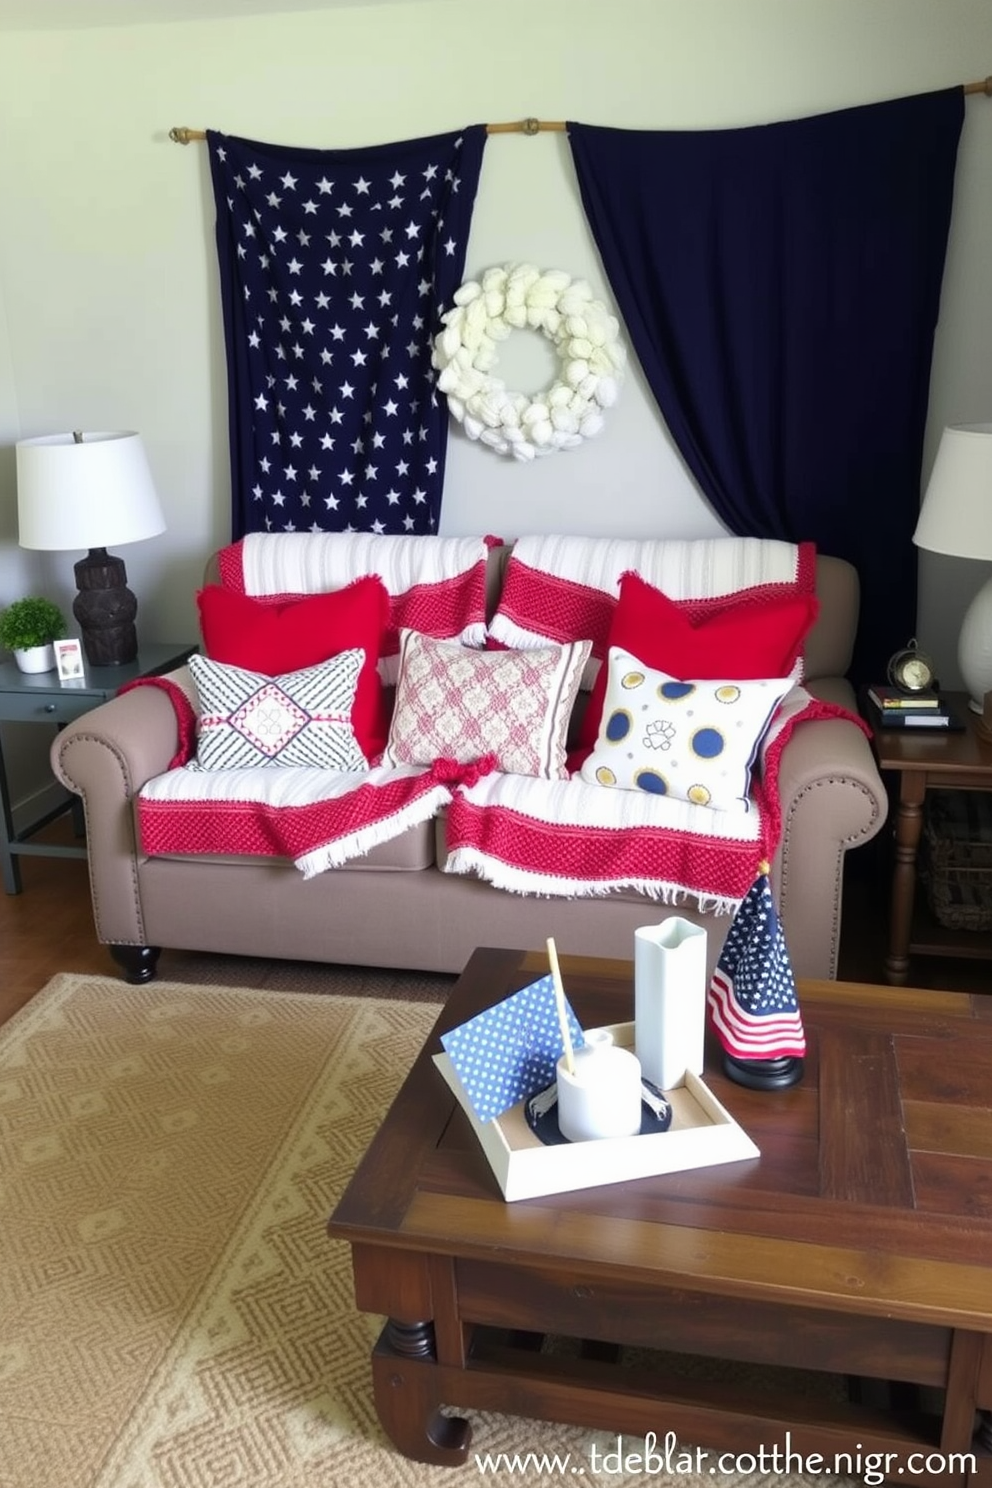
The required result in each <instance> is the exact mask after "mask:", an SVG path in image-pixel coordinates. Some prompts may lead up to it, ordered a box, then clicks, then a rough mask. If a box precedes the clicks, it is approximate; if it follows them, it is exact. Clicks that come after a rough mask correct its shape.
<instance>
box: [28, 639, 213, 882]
mask: <svg viewBox="0 0 992 1488" xmlns="http://www.w3.org/2000/svg"><path fill="white" fill-rule="evenodd" d="M195 650H196V646H195V645H193V646H177V645H169V644H165V643H162V644H158V645H147V646H142V647H141V649H140V650H139V652H138V655H137V658H136V660H134V661H132V662H127V663H126V664H125V665H124V666H107V667H91V666H87V667H86V673H85V676H84V677H81V678H80V679H79V680H78V681H73V682H60V681H59V676H58V672H56V671H51V672H22V671H20V670H19V668H18V667H17V666H16V664H15V663H14V662H12V661H10V662H6V663H5V664H4V665H2V666H0V721H3V722H5V723H48V724H52V723H54V724H56V725H57V726H58V727H60V728H61V727H64V725H65V724H67V723H71V722H72V720H73V719H74V718H79V717H81V716H82V714H84V713H88V712H89V711H90V709H91V708H96V707H98V706H99V704H100V703H105V702H107V700H108V699H109V698H112V697H113V696H114V694H115V693H116V692H117V691H118V689H119V688H120V687H122V686H123V685H124V683H125V682H132V681H134V680H135V678H137V677H157V676H161V674H162V673H163V672H171V671H173V670H174V669H175V668H176V667H180V666H182V664H183V662H184V661H185V660H186V658H187V657H188V656H190V655H191V654H192V653H193V652H194V651H195ZM75 804H76V801H75V798H74V797H73V798H71V799H67V800H66V801H64V802H63V803H62V804H61V805H59V806H56V807H54V808H53V809H52V810H51V811H48V812H46V813H45V815H44V816H41V817H39V818H38V819H37V820H36V821H33V822H32V823H31V824H30V825H29V826H27V827H25V828H24V829H23V830H22V831H20V832H15V831H14V820H13V815H12V812H11V804H10V788H9V785H8V782H7V769H6V765H5V763H4V758H3V737H2V734H0V808H2V811H0V868H2V872H3V887H4V891H5V892H6V893H8V894H19V893H20V892H21V867H20V863H19V862H18V861H17V860H18V857H19V856H21V855H23V854H27V853H31V854H34V855H36V856H39V857H52V858H85V856H86V848H85V847H81V846H80V847H62V846H58V845H55V844H49V843H39V842H32V841H30V840H29V839H30V838H32V837H33V836H34V835H35V833H36V832H38V831H40V830H41V828H42V827H44V826H47V825H48V823H49V822H50V821H54V820H55V818H56V817H58V816H61V815H62V814H63V813H64V812H66V811H69V810H71V809H72V807H73V806H74V805H75Z"/></svg>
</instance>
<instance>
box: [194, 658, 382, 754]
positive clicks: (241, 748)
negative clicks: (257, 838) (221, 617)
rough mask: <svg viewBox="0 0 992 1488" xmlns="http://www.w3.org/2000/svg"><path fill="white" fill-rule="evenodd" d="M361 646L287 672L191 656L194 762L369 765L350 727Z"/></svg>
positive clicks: (360, 660) (360, 664) (361, 659)
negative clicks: (275, 673) (194, 702)
mask: <svg viewBox="0 0 992 1488" xmlns="http://www.w3.org/2000/svg"><path fill="white" fill-rule="evenodd" d="M363 659H364V655H363V652H361V651H359V650H357V649H352V650H350V651H342V652H341V654H340V656H334V657H332V658H331V659H330V660H329V661H325V662H321V664H320V665H319V666H313V667H304V668H303V669H302V670H300V671H295V672H288V673H286V674H285V675H283V676H275V677H273V676H268V675H266V674H265V673H264V672H249V671H247V670H245V669H244V668H243V667H234V666H225V665H224V664H223V663H222V662H219V661H212V660H211V659H210V658H209V657H206V656H191V657H190V658H189V670H190V675H191V676H192V678H193V682H194V685H195V687H196V691H197V698H198V703H199V714H200V720H199V729H198V735H197V747H196V764H197V766H198V767H199V768H200V769H202V770H246V769H252V768H257V767H258V766H279V767H289V766H296V765H302V766H311V767H315V768H317V769H322V770H336V771H346V772H352V771H358V770H365V769H366V768H367V761H366V759H365V756H364V754H363V753H362V751H361V749H360V748H359V745H358V741H357V739H356V738H355V734H354V730H353V729H352V727H351V709H352V705H353V703H354V700H355V689H356V686H357V684H358V674H359V671H360V669H361V666H362V662H363Z"/></svg>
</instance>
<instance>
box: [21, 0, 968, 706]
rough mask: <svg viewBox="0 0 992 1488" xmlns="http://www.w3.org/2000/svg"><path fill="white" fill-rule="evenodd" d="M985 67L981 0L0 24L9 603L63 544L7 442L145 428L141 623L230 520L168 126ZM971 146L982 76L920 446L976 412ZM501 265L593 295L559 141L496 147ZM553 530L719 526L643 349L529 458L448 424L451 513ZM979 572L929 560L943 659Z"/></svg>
mask: <svg viewBox="0 0 992 1488" xmlns="http://www.w3.org/2000/svg"><path fill="white" fill-rule="evenodd" d="M986 72H992V6H990V5H989V4H988V0H939V3H937V0H871V3H870V4H866V3H865V0H747V3H746V4H745V3H742V0H694V3H688V0H611V3H610V4H608V5H604V4H602V3H600V0H542V3H541V4H540V5H535V4H533V0H502V3H501V4H500V5H499V6H498V7H496V8H494V7H491V6H486V7H483V6H482V5H480V4H478V3H469V0H462V3H460V4H459V3H455V0H422V3H420V4H412V5H411V4H406V5H402V6H400V5H388V4H387V5H381V6H372V7H369V8H354V9H353V8H347V7H345V8H341V7H335V8H333V9H330V10H327V11H318V12H315V11H307V12H297V13H294V14H291V15H288V16H287V15H282V16H255V17H248V18H242V19H239V20H236V21H235V20H225V21H195V22H187V23H182V24H175V25H136V26H130V27H120V28H103V29H96V30H90V31H84V30H78V31H62V32H51V31H45V32H41V31H39V32H21V33H8V34H6V35H2V36H0V216H2V222H3V227H2V230H0V338H3V339H0V604H2V603H6V602H8V601H9V600H10V599H11V598H14V597H15V596H16V595H17V594H18V593H20V592H22V591H23V588H24V586H25V584H26V583H29V582H30V583H31V584H33V585H40V586H42V587H43V588H44V589H45V591H46V592H49V593H51V594H52V595H53V597H56V598H59V599H62V600H65V601H66V602H68V601H69V600H71V594H72V587H73V586H72V562H73V561H74V558H75V556H78V555H75V554H71V555H70V554H58V555H36V554H25V553H22V552H21V551H20V550H18V548H17V547H16V516H15V510H16V508H15V492H14V482H13V456H12V451H11V448H10V446H11V445H12V444H13V442H14V441H15V440H16V439H18V438H21V437H29V436H31V435H35V434H42V433H48V432H52V431H54V430H64V429H69V428H72V427H83V428H135V429H139V430H141V432H142V433H143V435H144V437H145V440H146V443H147V447H148V451H149V457H150V460H151V463H152V467H153V470H154V472H155V475H156V478H157V481H158V484H159V488H160V492H161V496H162V499H163V504H164V506H165V509H166V513H167V520H168V523H169V528H168V532H167V533H166V534H165V536H163V537H161V538H156V539H154V540H152V541H150V542H147V543H142V544H135V545H133V546H131V547H129V548H126V549H124V550H123V554H122V556H124V558H125V560H126V562H127V566H128V575H129V582H130V583H131V585H132V587H133V588H134V589H135V591H136V592H137V594H138V596H139V600H140V603H141V609H140V613H139V629H140V630H141V633H142V635H144V636H145V638H146V639H181V638H184V637H188V636H192V635H194V634H195V608H194V603H193V591H194V589H195V587H196V585H197V583H198V581H199V577H200V574H201V571H202V565H203V562H204V559H205V557H206V555H207V554H208V552H209V551H210V550H211V549H212V548H213V547H215V546H217V545H218V544H220V543H221V542H223V541H226V540H227V538H228V536H229V525H228V521H229V518H228V512H229V492H228V477H227V448H226V443H227V434H226V392H225V373H224V367H223V350H222V341H221V329H220V311H219V300H218V293H217V278H216V268H215V257H214V244H213V205H212V201H211V196H210V186H209V171H208V163H207V155H206V150H205V147H204V146H203V145H190V146H188V147H181V146H178V145H175V144H173V143H171V142H170V141H169V140H168V138H167V132H168V129H169V127H170V126H171V125H174V124H185V125H191V126H194V127H203V126H210V127H214V128H217V129H220V130H222V131H224V132H227V133H232V134H243V135H248V136H251V137H254V138H256V139H262V140H267V141H271V142H274V143H285V144H294V145H310V146H318V147H327V148H331V147H347V146H355V145H362V144H373V143H379V142H383V141H389V140H399V139H404V138H412V137H414V136H418V135H422V134H431V133H435V132H439V131H442V130H448V129H451V128H456V127H458V126H459V125H462V124H467V123H474V122H480V121H498V120H505V119H518V118H522V117H524V116H527V115H531V114H537V115H540V116H541V117H542V118H546V119H567V118H577V119H581V120H582V121H584V122H587V123H598V124H610V125H618V126H624V127H631V128H686V129H691V128H700V127H710V126H717V127H719V126H733V125H739V124H750V123H755V122H761V121H765V120H772V119H780V118H789V117H795V116H797V115H801V114H808V113H816V112H822V111H826V110H830V109H834V108H838V107H845V106H849V105H853V104H859V103H866V102H871V101H875V100H880V99H884V98H890V97H898V96H903V95H906V94H909V93H914V92H921V91H926V90H929V89H932V88H939V87H945V86H948V85H952V84H955V83H960V82H965V81H970V80H972V79H973V78H976V77H980V76H982V75H983V74H984V73H986ZM990 160H992V101H987V100H985V99H984V98H981V97H978V98H974V99H971V100H970V101H969V103H968V105H967V112H966V123H965V128H964V134H963V139H962V146H961V153H960V163H959V173H958V180H957V196H956V207H955V217H954V226H953V230H952V241H951V247H950V255H949V261H948V267H947V276H946V281H945V293H944V302H943V310H942V316H941V323H940V327H939V332H938V344H937V354H936V362H935V369H934V381H933V396H932V410H931V428H930V431H929V435H928V441H927V459H926V464H927V468H929V463H930V461H931V460H932V458H933V454H934V452H935V449H936V442H937V437H938V435H939V432H940V428H941V427H942V425H943V424H944V423H945V422H957V421H971V420H978V419H989V418H992V294H990V292H989V278H990V267H989V266H990V265H992V193H990V192H989V189H988V182H989V163H990ZM510 259H532V260H533V261H535V262H537V263H538V264H540V265H541V266H544V267H549V266H551V267H556V268H563V269H565V270H566V271H568V272H570V273H573V274H575V275H583V276H585V277H587V278H589V279H590V281H591V282H592V283H593V285H594V288H595V289H596V292H597V293H598V294H599V295H601V296H602V297H603V298H605V299H607V300H608V299H609V298H610V296H609V291H608V287H607V285H606V283H605V280H604V278H603V275H602V273H601V270H600V268H599V264H598V260H597V257H596V253H595V249H594V247H593V244H592V241H591V237H590V234H589V231H588V229H587V227H586V224H585V221H584V218H583V216H582V212H581V209H580V206H579V202H578V197H577V191H576V188H575V184H574V179H573V174H572V169H571V162H570V158H569V152H568V146H567V141H566V138H565V137H564V136H563V135H561V134H542V135H538V136H536V137H533V138H527V137H525V136H522V135H509V136H494V137H491V138H490V139H489V142H488V145H487V149H486V159H485V165H484V168H483V176H482V181H481V184H480V189H479V195H478V199H477V205H476V215H475V219H474V224H473V230H472V236H471V241H470V245H469V255H468V261H467V269H466V272H467V274H468V275H474V274H476V273H478V272H481V271H482V270H483V269H484V268H486V267H488V266H489V265H490V264H494V263H502V262H505V261H508V260H510ZM535 341H536V344H534V345H531V344H530V340H529V338H528V337H525V336H521V337H515V338H512V339H511V341H510V342H509V343H508V344H507V346H506V349H505V351H504V353H503V356H502V357H501V365H500V370H501V373H502V374H504V375H505V376H506V377H507V380H508V381H509V382H510V384H511V385H515V386H523V385H525V384H528V383H530V384H533V383H534V380H535V374H536V378H537V381H538V385H539V383H540V382H541V381H543V380H544V378H543V375H542V369H543V368H544V366H545V365H546V364H545V362H544V361H542V358H545V357H547V356H548V351H547V348H546V347H545V346H544V345H543V344H541V343H540V342H539V341H538V340H537V338H535ZM548 365H549V364H548ZM866 519H867V520H870V514H868V515H867V518H866ZM554 529H565V530H570V531H585V532H606V531H610V532H620V533H626V534H636V533H641V534H657V533H671V534H677V535H683V536H694V535H706V534H709V533H713V532H716V531H719V530H720V529H719V525H718V523H717V522H716V520H715V518H714V517H713V515H712V514H711V513H710V512H709V511H708V509H707V508H706V507H705V506H704V505H703V503H702V501H701V500H700V498H699V497H698V495H697V493H696V492H695V490H694V488H693V486H692V484H691V482H690V481H689V479H688V478H687V477H686V475H685V474H684V472H683V469H682V466H681V463H680V461H679V459H678V456H677V455H676V454H675V453H674V452H673V450H672V448H671V445H670V443H669V441H668V439H667V436H666V433H665V430H664V428H663V426H662V424H661V421H660V419H659V416H658V415H657V413H656V412H655V410H654V407H653V405H652V404H651V402H650V401H649V399H648V398H647V397H646V396H645V391H644V387H643V384H642V381H641V378H640V375H639V372H638V371H637V369H636V368H635V369H633V371H632V375H631V376H630V378H629V380H628V384H627V387H626V388H625V391H624V395H623V397H622V400H621V402H620V404H619V405H618V407H617V408H616V409H615V410H613V411H612V412H611V414H610V416H609V420H608V426H607V429H606V432H605V433H604V434H603V436H601V438H600V439H599V440H598V441H595V442H590V443H588V444H586V445H584V446H583V447H582V448H581V449H579V450H576V451H572V452H569V453H566V454H560V455H557V456H553V457H551V458H550V459H548V460H546V461H542V462H539V463H537V464H535V465H531V466H522V465H518V464H516V463H515V462H504V461H501V460H500V459H499V458H498V457H496V456H494V455H492V454H491V453H490V452H489V451H488V450H484V449H482V448H481V447H479V446H477V445H474V444H470V443H468V442H467V441H466V440H465V439H464V437H463V436H461V434H460V432H455V433H453V435H452V441H451V447H450V453H449V461H448V472H447V481H446V489H445V495H444V504H443V509H442V531H446V532H449V533H464V532H469V531H494V532H499V533H502V534H503V535H505V536H513V535H514V534H516V533H519V532H522V531H526V530H554ZM878 539H879V541H880V542H883V543H884V541H885V534H884V532H882V531H880V532H879V534H878ZM949 575H950V577H949ZM984 577H985V566H984V565H982V564H978V563H971V562H954V561H951V560H932V559H929V558H927V559H925V560H924V575H923V586H922V593H921V607H920V624H919V630H920V639H921V641H922V642H923V643H924V644H926V645H928V646H929V647H930V649H931V650H933V651H935V652H936V654H937V660H938V663H939V666H940V669H941V673H942V675H943V676H944V679H945V681H952V680H956V674H955V663H954V643H955V638H956V634H957V628H958V624H959V620H960V615H961V613H962V612H963V609H964V605H965V603H966V600H967V598H968V597H970V593H971V592H973V591H974V589H976V588H977V587H978V585H979V583H980V582H981V580H982V579H983V578H984ZM879 660H880V664H881V662H882V661H883V660H884V658H880V659H879Z"/></svg>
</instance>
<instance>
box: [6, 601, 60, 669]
mask: <svg viewBox="0 0 992 1488" xmlns="http://www.w3.org/2000/svg"><path fill="white" fill-rule="evenodd" d="M65 633H66V623H65V616H64V615H63V614H62V611H61V610H60V609H59V607H58V605H57V604H55V603H54V602H53V601H52V600H50V599H41V598H39V597H38V596H37V595H32V596H30V597H29V598H27V599H15V600H14V602H13V604H10V605H8V606H7V608H6V609H5V610H3V611H2V612H0V646H4V647H6V649H7V650H8V651H13V653H14V660H15V661H16V662H17V665H18V666H19V667H20V669H21V671H22V672H50V671H52V670H53V669H54V667H55V648H54V646H53V645H52V642H53V641H57V640H60V639H61V637H62V636H64V635H65Z"/></svg>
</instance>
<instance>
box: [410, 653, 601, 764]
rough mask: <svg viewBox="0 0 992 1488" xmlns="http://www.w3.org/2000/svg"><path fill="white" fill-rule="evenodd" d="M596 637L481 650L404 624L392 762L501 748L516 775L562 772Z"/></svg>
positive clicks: (476, 755) (466, 757) (477, 754)
mask: <svg viewBox="0 0 992 1488" xmlns="http://www.w3.org/2000/svg"><path fill="white" fill-rule="evenodd" d="M589 649H590V642H589V641H574V642H571V643H570V644H568V645H566V646H541V647H535V648H534V649H532V650H527V651H476V650H474V649H470V648H468V647H466V646H460V645H458V643H457V642H453V641H439V640H435V639H434V638H433V637H432V636H426V635H421V634H420V632H419V631H415V630H406V629H404V630H401V631H400V653H399V660H400V670H399V679H398V681H397V684H396V702H395V706H394V708H393V720H392V724H391V725H390V730H389V740H388V743H387V744H386V751H385V754H384V755H383V757H382V761H383V764H386V765H429V764H431V763H433V761H434V760H436V759H452V760H456V761H457V762H458V763H459V764H470V763H471V762H472V761H473V760H477V759H480V758H481V757H482V756H483V755H486V754H494V755H495V756H496V768H497V769H499V770H502V771H504V772H505V773H507V774H510V775H535V776H538V777H540V778H542V779H545V780H561V779H564V777H565V776H566V775H567V773H568V772H567V770H566V767H565V752H566V740H567V736H568V724H569V719H570V718H571V715H572V707H573V705H574V703H575V698H576V694H577V693H578V690H579V685H580V683H581V681H582V671H583V668H584V667H585V664H586V661H587V660H588V658H589Z"/></svg>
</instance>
